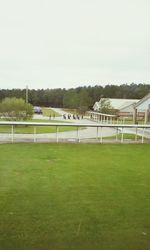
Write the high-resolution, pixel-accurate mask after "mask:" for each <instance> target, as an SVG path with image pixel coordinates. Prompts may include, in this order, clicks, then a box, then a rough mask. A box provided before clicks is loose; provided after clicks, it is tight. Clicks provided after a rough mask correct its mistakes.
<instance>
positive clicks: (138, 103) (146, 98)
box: [135, 93, 150, 107]
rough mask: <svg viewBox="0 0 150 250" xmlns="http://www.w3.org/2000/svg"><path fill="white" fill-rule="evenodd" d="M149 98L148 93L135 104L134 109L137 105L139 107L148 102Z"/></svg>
mask: <svg viewBox="0 0 150 250" xmlns="http://www.w3.org/2000/svg"><path fill="white" fill-rule="evenodd" d="M149 98H150V93H148V94H147V95H145V96H144V97H143V98H142V99H141V100H139V101H138V102H137V103H136V104H135V107H138V106H139V105H141V104H142V103H143V102H145V101H146V100H148V99H149Z"/></svg>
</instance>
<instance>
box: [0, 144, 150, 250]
mask: <svg viewBox="0 0 150 250" xmlns="http://www.w3.org/2000/svg"><path fill="white" fill-rule="evenodd" d="M149 219H150V145H148V144H146V145H98V144H97V145H95V144H94V145H90V144H89V145H88V144H87V145H85V144H82V145H80V144H3V145H2V144H1V145H0V250H22V249H23V250H128V249H129V250H149V249H150V223H149Z"/></svg>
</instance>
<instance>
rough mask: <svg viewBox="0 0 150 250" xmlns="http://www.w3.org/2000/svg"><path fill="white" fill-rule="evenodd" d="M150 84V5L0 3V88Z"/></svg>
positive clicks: (140, 0)
mask: <svg viewBox="0 0 150 250" xmlns="http://www.w3.org/2000/svg"><path fill="white" fill-rule="evenodd" d="M132 82H135V83H140V82H142V83H147V84H149V83H150V0H0V88H25V86H26V85H28V86H29V88H35V89H37V88H70V87H77V86H83V85H91V86H93V85H96V84H99V85H106V84H123V83H129V84H130V83H132Z"/></svg>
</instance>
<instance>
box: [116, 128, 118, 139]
mask: <svg viewBox="0 0 150 250" xmlns="http://www.w3.org/2000/svg"><path fill="white" fill-rule="evenodd" d="M116 141H118V128H116Z"/></svg>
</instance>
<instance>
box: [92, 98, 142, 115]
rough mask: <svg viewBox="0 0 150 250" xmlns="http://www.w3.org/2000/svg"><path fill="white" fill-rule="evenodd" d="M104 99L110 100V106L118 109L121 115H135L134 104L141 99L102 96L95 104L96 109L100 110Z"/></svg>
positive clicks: (117, 111) (117, 112)
mask: <svg viewBox="0 0 150 250" xmlns="http://www.w3.org/2000/svg"><path fill="white" fill-rule="evenodd" d="M104 100H108V101H109V102H110V106H111V107H112V108H113V109H114V110H115V111H116V114H118V115H119V116H124V117H125V116H127V117H129V116H133V114H134V105H135V104H136V103H137V102H138V101H139V100H138V99H121V98H101V99H100V101H99V102H96V103H95V104H94V106H93V109H94V111H96V112H97V111H99V110H100V107H101V103H102V102H103V101H104Z"/></svg>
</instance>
